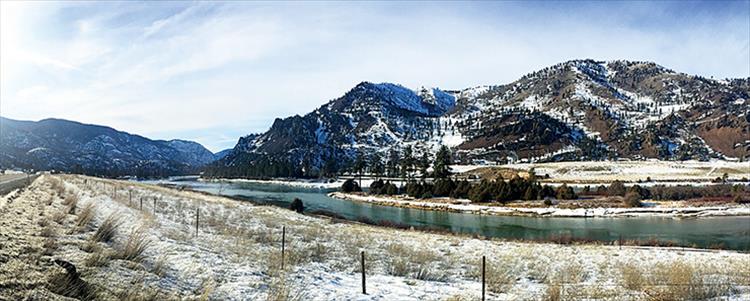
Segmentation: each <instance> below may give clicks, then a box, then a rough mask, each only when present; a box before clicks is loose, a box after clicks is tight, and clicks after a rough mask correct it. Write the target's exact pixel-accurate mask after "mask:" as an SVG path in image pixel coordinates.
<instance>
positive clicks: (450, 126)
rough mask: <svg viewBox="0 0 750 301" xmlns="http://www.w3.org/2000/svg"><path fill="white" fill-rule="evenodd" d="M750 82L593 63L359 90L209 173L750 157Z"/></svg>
mask: <svg viewBox="0 0 750 301" xmlns="http://www.w3.org/2000/svg"><path fill="white" fill-rule="evenodd" d="M749 82H750V78H745V79H733V80H722V81H719V80H713V79H706V78H703V77H700V76H693V75H687V74H684V73H677V72H674V71H672V70H669V69H667V68H664V67H662V66H659V65H657V64H655V63H651V62H632V61H610V62H601V61H594V60H574V61H568V62H564V63H561V64H557V65H554V66H551V67H548V68H545V69H543V70H539V71H536V72H533V73H530V74H528V75H526V76H523V77H522V78H520V79H519V80H516V81H514V82H512V83H510V84H505V85H496V86H479V87H473V88H467V89H463V90H457V91H446V90H440V89H437V88H422V89H418V90H417V91H413V90H410V89H407V88H404V87H402V86H400V85H396V84H390V83H382V84H374V83H369V82H363V83H360V84H358V85H357V86H355V87H354V88H353V89H351V90H350V91H348V92H347V93H346V94H344V95H343V96H342V97H340V98H337V99H334V100H332V101H330V102H328V103H326V104H324V105H323V106H321V107H319V108H318V109H316V110H315V111H313V112H311V113H309V114H306V115H304V116H292V117H288V118H284V119H276V120H275V121H274V123H273V125H272V126H271V128H270V129H269V130H268V131H267V132H265V133H261V134H253V135H248V136H246V137H242V138H240V141H239V143H238V144H237V146H235V148H234V150H233V151H232V152H231V153H230V154H229V155H227V156H226V157H225V158H224V159H222V160H219V161H217V162H216V163H215V164H213V165H212V166H211V168H209V174H212V173H213V174H220V175H229V176H254V175H257V174H263V175H265V174H269V173H264V172H259V173H258V170H260V169H266V170H269V169H270V170H271V171H272V172H271V173H270V174H271V175H273V174H277V173H275V172H274V171H275V170H274V169H275V168H279V166H283V165H291V166H292V167H290V168H297V167H299V169H300V170H296V171H293V172H291V174H294V175H299V174H304V175H315V174H316V173H317V172H319V171H320V170H321V169H322V168H324V167H325V165H326V163H327V162H331V161H333V162H334V163H337V164H338V165H346V164H347V162H351V160H352V158H353V157H354V156H355V155H356V153H357V152H358V151H361V152H362V153H365V154H373V153H378V154H379V155H381V158H385V157H387V156H388V155H389V153H390V152H391V151H392V150H393V151H400V150H401V149H403V148H404V147H406V146H407V145H410V146H412V147H413V148H414V149H415V150H416V151H415V152H416V153H418V154H419V153H421V152H425V151H427V152H430V153H432V152H434V151H435V150H436V149H437V148H438V147H439V146H440V145H447V146H449V147H451V149H452V150H453V151H454V155H455V157H456V158H457V159H458V160H460V161H463V162H467V163H468V162H472V161H476V160H483V161H495V162H505V161H507V160H523V161H552V160H591V159H594V160H596V159H614V158H633V159H640V158H659V159H665V160H686V159H698V160H707V159H710V158H722V159H737V158H742V157H745V156H746V155H748V154H750V151H748V146H749V144H750V115H748V109H749V108H750V96H748V95H749V94H750V89H749V87H750V84H749ZM282 169H283V168H282ZM253 170H254V171H253ZM285 172H287V171H281V172H279V174H284V173H285ZM256 173H257V174H256Z"/></svg>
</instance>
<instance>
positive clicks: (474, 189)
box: [341, 176, 578, 203]
mask: <svg viewBox="0 0 750 301" xmlns="http://www.w3.org/2000/svg"><path fill="white" fill-rule="evenodd" d="M341 190H342V191H343V192H354V191H361V188H360V187H359V185H358V184H357V182H356V181H353V180H347V181H345V182H344V184H343V185H342V187H341ZM369 192H370V193H371V194H383V195H396V194H404V195H408V196H411V197H414V198H422V199H425V198H432V197H451V198H456V199H469V200H471V201H473V202H501V203H506V202H509V201H512V200H543V199H546V198H556V199H566V200H568V199H576V198H578V196H577V195H576V193H575V191H574V190H573V188H571V187H568V186H567V185H564V184H563V185H561V186H559V187H557V189H555V188H553V187H551V186H549V185H541V184H539V183H538V182H537V181H536V177H534V176H531V177H529V178H521V177H518V176H516V177H513V178H512V179H510V180H509V181H505V180H504V179H502V178H500V179H497V180H494V181H488V180H482V181H481V182H479V183H470V182H469V181H467V180H462V181H454V180H453V179H450V178H440V179H437V180H435V181H434V182H426V181H409V182H407V183H406V185H404V186H403V187H397V186H396V185H395V184H393V183H391V182H390V181H383V180H376V181H374V182H372V184H371V185H370V191H369Z"/></svg>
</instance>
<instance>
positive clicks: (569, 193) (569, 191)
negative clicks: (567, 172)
mask: <svg viewBox="0 0 750 301" xmlns="http://www.w3.org/2000/svg"><path fill="white" fill-rule="evenodd" d="M556 195H557V198H558V199H560V200H574V199H577V198H578V196H577V195H576V193H575V192H574V191H573V188H571V187H569V186H568V185H566V184H562V185H560V187H557V192H556Z"/></svg>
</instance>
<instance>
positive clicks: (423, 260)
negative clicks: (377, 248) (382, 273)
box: [386, 243, 446, 281]
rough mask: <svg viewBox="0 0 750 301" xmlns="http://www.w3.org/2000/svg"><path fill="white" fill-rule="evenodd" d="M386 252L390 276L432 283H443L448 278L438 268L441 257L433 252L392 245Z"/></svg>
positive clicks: (398, 244)
mask: <svg viewBox="0 0 750 301" xmlns="http://www.w3.org/2000/svg"><path fill="white" fill-rule="evenodd" d="M386 251H387V253H386V254H387V255H386V258H388V269H387V270H388V273H389V274H390V275H394V276H407V277H412V278H414V279H419V280H431V281H443V280H445V278H446V275H445V273H443V272H442V269H441V268H440V267H439V266H438V264H439V261H440V257H439V256H438V254H437V253H436V252H434V251H432V250H429V249H426V248H415V247H409V246H407V245H404V244H400V243H392V244H390V245H388V246H387V248H386Z"/></svg>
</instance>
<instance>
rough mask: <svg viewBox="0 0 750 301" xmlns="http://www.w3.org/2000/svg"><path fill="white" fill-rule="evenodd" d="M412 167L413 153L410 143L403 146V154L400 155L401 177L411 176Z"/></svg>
mask: <svg viewBox="0 0 750 301" xmlns="http://www.w3.org/2000/svg"><path fill="white" fill-rule="evenodd" d="M413 167H414V154H413V152H412V150H411V145H409V146H407V147H406V148H404V152H403V155H402V156H401V177H402V178H404V179H406V177H409V176H411V172H412V168H413Z"/></svg>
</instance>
